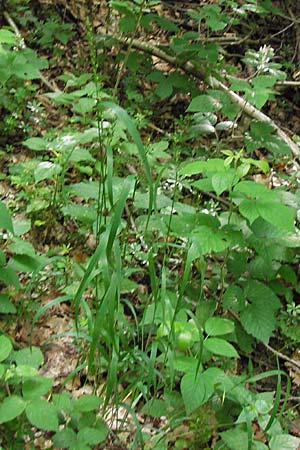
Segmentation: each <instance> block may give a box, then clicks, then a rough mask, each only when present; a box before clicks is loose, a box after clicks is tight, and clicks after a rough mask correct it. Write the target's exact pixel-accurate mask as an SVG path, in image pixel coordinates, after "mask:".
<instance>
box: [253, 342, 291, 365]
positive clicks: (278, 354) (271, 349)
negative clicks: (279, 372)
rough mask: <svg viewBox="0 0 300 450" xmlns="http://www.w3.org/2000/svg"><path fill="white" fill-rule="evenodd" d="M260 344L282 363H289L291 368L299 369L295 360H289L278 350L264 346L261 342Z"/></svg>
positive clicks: (267, 345)
mask: <svg viewBox="0 0 300 450" xmlns="http://www.w3.org/2000/svg"><path fill="white" fill-rule="evenodd" d="M262 344H263V345H264V346H265V347H266V349H268V350H269V351H270V352H272V353H274V355H276V356H278V358H280V359H283V360H284V361H287V362H289V363H290V364H291V365H292V366H294V367H297V368H298V369H300V363H299V362H298V361H296V360H295V359H291V358H289V357H288V356H286V355H284V354H283V353H281V352H279V351H278V350H275V348H273V347H271V346H270V345H269V344H265V343H264V342H262Z"/></svg>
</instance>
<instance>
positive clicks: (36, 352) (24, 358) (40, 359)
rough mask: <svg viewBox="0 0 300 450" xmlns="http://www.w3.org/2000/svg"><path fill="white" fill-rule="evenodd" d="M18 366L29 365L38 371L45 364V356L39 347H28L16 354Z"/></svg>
mask: <svg viewBox="0 0 300 450" xmlns="http://www.w3.org/2000/svg"><path fill="white" fill-rule="evenodd" d="M13 359H14V360H15V361H16V363H17V365H27V366H30V367H34V368H36V369H38V368H39V367H40V366H41V365H42V364H43V363H44V356H43V353H42V352H41V350H40V349H39V348H38V347H34V346H32V347H27V348H23V349H22V350H18V351H16V352H14V354H13Z"/></svg>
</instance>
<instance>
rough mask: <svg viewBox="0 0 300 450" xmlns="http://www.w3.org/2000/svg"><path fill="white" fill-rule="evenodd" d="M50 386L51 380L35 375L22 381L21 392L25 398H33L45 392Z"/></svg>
mask: <svg viewBox="0 0 300 450" xmlns="http://www.w3.org/2000/svg"><path fill="white" fill-rule="evenodd" d="M51 387H52V380H51V379H50V378H45V377H42V376H36V377H34V378H31V379H27V380H25V381H24V382H23V385H22V392H23V397H24V399H25V400H33V399H34V398H39V397H41V396H42V395H44V394H46V393H47V392H48V391H49V390H50V389H51Z"/></svg>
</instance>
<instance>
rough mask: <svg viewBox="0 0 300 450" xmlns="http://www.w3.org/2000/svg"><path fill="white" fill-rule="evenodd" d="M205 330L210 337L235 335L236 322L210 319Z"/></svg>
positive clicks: (215, 318) (220, 318) (218, 318)
mask: <svg viewBox="0 0 300 450" xmlns="http://www.w3.org/2000/svg"><path fill="white" fill-rule="evenodd" d="M204 330H205V332H206V334H208V335H209V336H220V335H222V334H229V333H233V331H234V322H232V320H229V319H225V318H223V317H210V318H209V319H208V320H207V321H206V322H205V326H204Z"/></svg>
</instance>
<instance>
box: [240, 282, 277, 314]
mask: <svg viewBox="0 0 300 450" xmlns="http://www.w3.org/2000/svg"><path fill="white" fill-rule="evenodd" d="M244 293H245V296H246V298H248V299H249V300H251V301H253V300H262V299H267V300H268V301H269V302H270V304H271V306H270V308H271V309H272V310H273V311H276V310H277V309H279V308H280V307H281V303H280V300H279V298H278V297H277V295H276V294H275V293H274V291H272V289H270V288H269V287H268V286H266V285H265V284H264V283H261V282H260V281H257V280H249V281H248V283H247V285H246V286H245V289H244Z"/></svg>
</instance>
